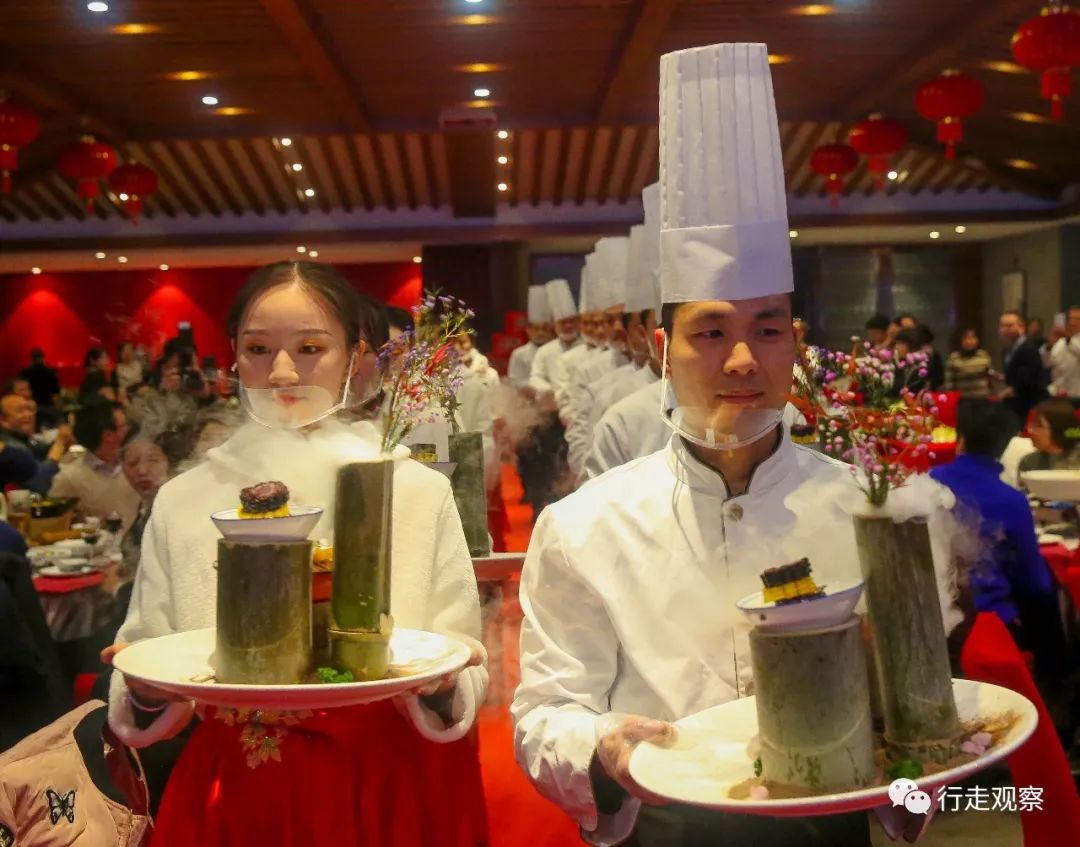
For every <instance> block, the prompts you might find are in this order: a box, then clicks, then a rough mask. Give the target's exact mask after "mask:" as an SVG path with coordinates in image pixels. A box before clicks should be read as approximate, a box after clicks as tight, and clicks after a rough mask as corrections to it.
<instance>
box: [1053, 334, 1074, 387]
mask: <svg viewBox="0 0 1080 847" xmlns="http://www.w3.org/2000/svg"><path fill="white" fill-rule="evenodd" d="M1048 358H1049V360H1050V361H1049V365H1050V380H1051V382H1050V393H1051V394H1064V395H1066V396H1068V397H1080V335H1074V336H1073V337H1072V338H1059V339H1058V340H1057V342H1056V343H1055V344H1054V346H1053V347H1051V348H1050V355H1049V357H1048Z"/></svg>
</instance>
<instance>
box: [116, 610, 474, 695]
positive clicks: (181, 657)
mask: <svg viewBox="0 0 1080 847" xmlns="http://www.w3.org/2000/svg"><path fill="white" fill-rule="evenodd" d="M214 638H215V631H214V629H213V628H209V629H196V630H193V631H191V632H179V633H176V634H174V635H163V636H161V637H160V638H151V639H148V640H146V641H140V642H138V643H137V644H133V645H132V646H131V647H128V648H127V649H126V650H121V651H120V652H119V653H117V654H116V657H115V658H114V659H113V665H114V667H116V669H117V670H118V671H120V672H121V673H123V674H124V675H125V676H133V677H135V678H136V679H140V680H142V681H143V682H146V683H149V684H150V685H155V686H157V687H158V688H164V689H165V690H166V691H171V692H173V693H175V694H180V695H182V696H184V697H188V698H190V699H192V700H197V701H199V702H201V703H208V704H209V705H211V706H231V707H234V708H242V709H294V710H298V709H332V708H335V707H338V706H357V705H360V704H362V703H373V702H375V701H377V700H385V699H387V698H388V697H395V696H397V695H399V694H405V693H407V692H409V691H410V690H411V689H414V688H416V687H417V686H419V685H423V684H424V683H425V682H430V681H431V680H434V679H437V678H439V677H440V676H442V675H443V674H448V673H453V672H454V671H458V670H461V669H462V668H463V667H465V664H466V663H467V662H468V660H469V653H470V650H469V648H468V646H466V645H465V644H463V643H462V642H460V641H458V640H457V639H455V638H451V637H450V636H448V635H441V634H439V633H434V632H423V631H421V630H418V629H404V628H402V627H396V628H395V629H394V632H393V634H392V635H391V636H390V668H391V671H393V670H394V669H395V668H397V669H402V668H408V669H409V671H410V672H409V673H407V674H404V675H402V676H398V677H395V678H393V679H382V680H378V681H376V682H346V683H340V684H338V683H334V684H327V685H322V684H313V685H225V684H223V683H218V682H213V681H210V682H193V681H192V680H193V679H202V678H205V677H206V676H207V675H208V674H211V673H213V671H212V668H211V664H210V663H211V655H212V653H213V651H214Z"/></svg>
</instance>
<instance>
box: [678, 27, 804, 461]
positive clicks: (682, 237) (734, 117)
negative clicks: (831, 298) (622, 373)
mask: <svg viewBox="0 0 1080 847" xmlns="http://www.w3.org/2000/svg"><path fill="white" fill-rule="evenodd" d="M788 233H789V229H788V222H787V202H786V198H785V194H784V166H783V158H782V156H781V152H780V127H779V124H778V123H777V120H776V104H775V101H774V99H773V87H772V77H771V76H770V73H769V54H768V50H767V49H766V47H765V45H764V44H714V45H711V46H708V47H698V48H694V49H692V50H680V51H678V52H675V53H668V54H666V55H665V56H663V57H661V59H660V270H661V273H660V285H661V294H662V299H663V302H664V303H692V302H702V301H710V300H726V301H739V300H749V299H752V298H756V297H766V296H769V295H774V294H784V293H788V292H791V291H792V290H793V288H794V276H793V273H792V267H791V245H790V241H789V238H790V236H789V235H788ZM667 329H668V330H669V331H670V327H668V328H667ZM669 349H670V345H665V346H664V364H663V372H664V376H663V380H664V383H665V384H664V386H663V389H662V392H661V394H662V396H661V404H660V409H659V411H660V414H661V415H663V417H664V420H665V422H666V423H667V424H668V426H670V427H671V428H672V429H673V430H674V431H675V432H676V433H678V434H679V435H680V436H682V438H683V439H685V440H689V441H692V442H693V443H696V444H698V445H701V446H704V447H708V448H712V449H716V448H719V449H735V448H738V447H741V446H743V445H746V444H749V443H751V442H753V441H756V440H758V439H760V438H763V437H765V436H766V435H768V434H769V433H772V432H775V431H776V427H777V425H778V424H779V423H780V421H781V410H780V409H775V408H768V407H762V408H757V407H740V406H737V405H731V404H723V403H721V404H719V405H715V406H714V405H708V406H705V407H693V406H685V405H682V404H681V403H680V402H679V399H678V397H677V396H675V395H676V392H675V390H674V387H673V386H672V385H671V382H670V380H669V371H668V367H667V354H668V350H669Z"/></svg>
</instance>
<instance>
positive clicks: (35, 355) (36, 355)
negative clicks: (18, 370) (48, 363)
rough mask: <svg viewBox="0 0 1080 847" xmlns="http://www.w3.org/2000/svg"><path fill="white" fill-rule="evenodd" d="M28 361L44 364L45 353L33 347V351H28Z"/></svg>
mask: <svg viewBox="0 0 1080 847" xmlns="http://www.w3.org/2000/svg"><path fill="white" fill-rule="evenodd" d="M30 360H31V361H33V362H44V361H45V351H44V350H42V349H41V348H40V347H35V348H34V349H33V350H31V351H30Z"/></svg>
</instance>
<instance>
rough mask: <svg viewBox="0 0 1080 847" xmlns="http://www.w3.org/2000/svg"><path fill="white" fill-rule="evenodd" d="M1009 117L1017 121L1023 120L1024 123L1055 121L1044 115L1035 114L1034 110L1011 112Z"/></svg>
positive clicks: (1049, 122) (1048, 122) (1050, 122)
mask: <svg viewBox="0 0 1080 847" xmlns="http://www.w3.org/2000/svg"><path fill="white" fill-rule="evenodd" d="M1011 117H1013V118H1015V119H1016V120H1018V121H1023V122H1024V123H1026V124H1052V123H1057V121H1055V120H1053V119H1052V118H1048V117H1047V116H1046V115H1037V114H1035V113H1034V112H1013V113H1012V115H1011Z"/></svg>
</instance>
